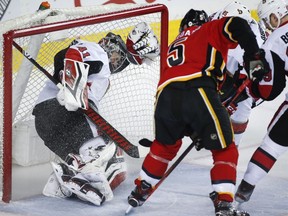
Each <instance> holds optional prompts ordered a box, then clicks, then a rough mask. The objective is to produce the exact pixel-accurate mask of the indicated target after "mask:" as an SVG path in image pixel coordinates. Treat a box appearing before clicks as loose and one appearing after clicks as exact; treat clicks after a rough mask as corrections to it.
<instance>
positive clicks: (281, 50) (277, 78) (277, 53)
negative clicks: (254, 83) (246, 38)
mask: <svg viewBox="0 0 288 216" xmlns="http://www.w3.org/2000/svg"><path fill="white" fill-rule="evenodd" d="M261 48H262V49H264V50H265V58H266V60H267V61H268V63H269V66H270V69H271V71H270V72H269V73H268V74H266V75H265V76H264V78H263V79H262V80H261V81H260V82H259V84H258V87H257V89H258V90H257V91H258V92H259V94H260V96H261V98H263V99H266V100H273V99H274V98H275V97H277V96H278V95H279V94H280V93H281V92H282V91H283V89H284V87H285V83H286V77H285V76H288V56H287V55H288V52H287V51H288V23H284V24H283V25H282V26H280V27H279V28H277V29H276V30H274V31H273V33H272V34H270V35H269V36H268V38H267V40H266V41H265V43H264V44H263V45H262V47H261ZM286 101H288V93H287V94H286Z"/></svg>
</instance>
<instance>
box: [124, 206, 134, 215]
mask: <svg viewBox="0 0 288 216" xmlns="http://www.w3.org/2000/svg"><path fill="white" fill-rule="evenodd" d="M132 209H133V206H131V205H129V207H128V208H127V210H126V211H125V215H128V214H129V213H130V212H131V210H132Z"/></svg>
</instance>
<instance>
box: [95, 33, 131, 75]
mask: <svg viewBox="0 0 288 216" xmlns="http://www.w3.org/2000/svg"><path fill="white" fill-rule="evenodd" d="M99 45H100V46H101V47H102V48H103V49H104V50H105V52H106V53H107V55H108V59H109V67H110V71H111V74H115V73H118V72H120V71H122V70H123V69H124V68H126V67H127V66H128V65H129V61H128V59H127V48H126V45H125V43H124V41H123V40H122V38H121V37H120V35H115V34H113V33H112V32H109V33H108V34H107V35H106V36H105V37H104V38H102V39H101V40H100V41H99Z"/></svg>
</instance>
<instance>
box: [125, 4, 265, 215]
mask: <svg viewBox="0 0 288 216" xmlns="http://www.w3.org/2000/svg"><path fill="white" fill-rule="evenodd" d="M207 20H208V17H207V14H206V13H205V11H199V10H193V9H191V10H190V11H189V12H188V13H187V14H186V15H185V17H184V18H183V20H182V21H181V26H180V34H179V35H178V36H177V38H176V39H175V40H174V41H173V42H172V43H171V44H170V46H169V48H168V52H167V56H166V66H165V68H164V69H163V71H161V76H160V80H159V84H158V89H157V98H156V108H155V115H154V118H155V133H156V134H155V135H156V137H155V140H154V141H153V142H152V145H151V147H150V152H149V153H148V154H147V156H146V157H145V159H144V161H143V164H142V169H141V171H140V175H139V177H138V178H137V179H136V180H135V184H136V187H135V189H134V190H133V191H132V192H131V194H130V195H129V196H128V203H129V204H130V205H131V206H133V207H137V206H141V205H142V204H143V203H144V202H145V200H146V199H147V197H149V195H150V194H151V192H153V190H154V186H155V185H156V184H157V183H158V182H159V181H160V179H161V178H162V177H163V175H164V173H165V171H166V169H167V167H168V164H169V162H170V161H171V160H173V158H174V157H175V156H176V154H177V152H178V150H179V148H180V147H181V144H182V141H181V140H182V138H183V137H184V136H186V135H191V134H192V133H196V134H197V135H198V137H200V139H202V145H203V147H204V148H205V149H207V150H210V151H211V153H212V157H213V161H214V162H213V167H212V169H211V172H210V174H211V184H212V188H213V192H212V193H211V194H210V198H211V199H212V201H213V203H214V207H215V214H216V215H218V216H220V215H226V216H232V215H233V216H235V215H238V216H239V215H242V216H245V215H246V216H247V215H249V214H248V213H247V212H244V211H238V210H235V209H234V207H233V205H232V202H233V198H234V190H235V184H236V170H237V162H238V150H237V148H236V145H235V143H234V137H233V130H232V127H231V122H230V119H229V115H228V112H227V110H226V109H225V107H224V106H223V105H222V103H221V101H220V97H219V94H218V86H219V84H220V83H221V81H222V80H223V72H224V71H225V63H226V61H227V53H228V50H229V49H233V48H235V47H236V46H237V45H238V44H240V46H241V47H242V48H243V49H244V50H245V54H244V62H245V63H246V64H247V65H251V68H250V69H251V70H252V71H254V69H255V67H256V66H257V67H258V69H259V71H262V70H264V71H265V70H267V68H266V66H267V64H266V63H265V62H263V61H265V59H264V58H262V55H261V56H260V55H259V54H260V52H261V50H259V47H258V44H257V41H256V39H255V35H254V34H253V32H252V31H251V28H250V27H249V25H248V23H247V21H246V20H244V19H242V18H240V17H224V18H222V19H219V20H215V21H211V22H207ZM206 22H207V23H206ZM250 63H255V64H250Z"/></svg>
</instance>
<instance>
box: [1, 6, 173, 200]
mask: <svg viewBox="0 0 288 216" xmlns="http://www.w3.org/2000/svg"><path fill="white" fill-rule="evenodd" d="M143 21H145V22H147V23H149V24H150V26H151V27H152V29H153V31H154V33H155V34H156V35H157V37H158V38H159V41H160V45H161V52H162V53H163V52H164V51H165V49H166V47H167V42H168V41H167V40H168V39H167V38H168V10H167V8H166V6H164V5H161V4H155V5H135V4H131V5H130V4H127V5H123V6H120V5H110V6H96V7H91V6H90V7H79V8H73V9H47V10H44V11H39V12H36V13H35V14H32V15H30V16H24V17H21V18H18V19H15V20H11V21H7V22H4V23H3V25H2V26H3V28H2V27H1V30H0V31H1V36H0V42H1V49H0V50H1V52H0V58H1V59H2V61H1V62H0V64H1V65H0V66H1V67H0V81H1V86H0V94H1V95H0V106H1V110H3V112H1V113H0V118H1V121H0V122H1V123H0V124H1V125H0V126H1V127H0V128H1V134H0V153H1V154H0V172H1V174H0V180H1V184H0V188H1V191H0V194H1V198H2V200H3V201H4V202H9V201H10V200H11V198H12V199H13V194H11V189H12V188H13V185H12V183H11V182H12V177H11V176H12V171H13V170H12V168H13V166H14V164H18V165H21V166H34V165H37V164H40V163H47V162H49V161H50V160H53V158H54V155H53V154H52V153H51V152H50V151H49V150H48V149H47V148H46V147H45V145H44V144H43V141H42V140H41V139H40V138H39V137H38V136H37V133H36V131H35V127H34V119H33V115H32V109H33V106H34V104H35V101H36V99H37V97H38V94H39V92H40V91H41V89H42V88H43V86H44V83H45V81H46V80H47V78H46V76H45V75H44V74H43V73H42V72H41V71H39V70H38V69H37V68H36V67H34V66H33V65H32V64H31V62H29V61H28V60H27V59H25V58H24V56H23V55H22V54H21V53H20V52H19V51H18V50H16V49H15V48H14V47H13V45H12V42H13V41H15V42H16V43H17V44H19V45H20V46H21V47H22V48H23V49H24V50H25V51H26V52H27V53H29V54H30V55H31V57H32V58H33V59H35V60H36V61H37V63H39V64H40V65H41V66H42V67H44V68H45V69H46V70H47V71H49V72H50V73H51V74H52V73H53V57H54V55H55V54H56V53H57V52H58V51H60V50H61V49H63V48H66V47H67V46H68V45H69V44H70V43H71V41H73V40H74V39H75V38H80V39H83V40H88V41H95V42H98V41H99V40H100V39H101V38H103V37H104V36H105V35H106V34H107V33H108V32H113V33H115V34H119V35H121V37H122V38H123V40H124V41H126V38H127V35H128V33H129V31H130V30H131V29H132V28H133V27H134V26H135V25H136V24H137V23H139V22H143ZM161 61H162V59H161V56H159V57H158V58H157V59H156V60H155V61H154V62H152V63H151V64H149V65H147V64H144V65H141V66H135V65H132V64H130V65H129V66H128V67H127V68H126V69H125V70H124V71H123V72H121V73H117V74H114V75H112V76H111V87H110V89H109V91H108V93H107V94H106V95H105V96H104V98H103V99H102V101H101V104H100V107H99V112H100V113H101V115H102V116H103V117H104V118H105V119H106V120H107V121H108V122H109V123H110V124H112V125H113V126H114V127H115V128H116V129H117V130H118V131H119V132H120V133H122V134H123V135H124V136H125V137H126V138H127V139H128V140H129V141H130V142H132V143H133V144H134V145H137V143H138V140H139V139H141V138H143V137H147V138H150V139H151V138H153V136H154V135H153V132H154V131H153V111H154V102H155V101H154V100H155V98H154V97H155V92H156V86H157V81H158V78H159V74H160V67H161ZM13 184H14V179H13Z"/></svg>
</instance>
